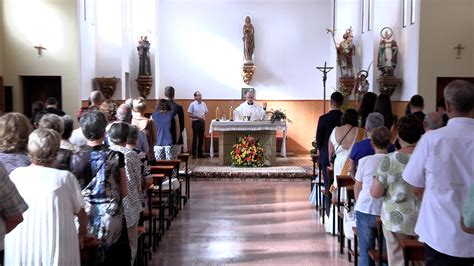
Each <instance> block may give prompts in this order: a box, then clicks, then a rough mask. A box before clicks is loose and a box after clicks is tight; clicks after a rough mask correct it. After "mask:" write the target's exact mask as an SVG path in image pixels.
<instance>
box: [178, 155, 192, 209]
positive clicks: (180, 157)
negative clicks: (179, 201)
mask: <svg viewBox="0 0 474 266" xmlns="http://www.w3.org/2000/svg"><path fill="white" fill-rule="evenodd" d="M178 160H180V161H181V162H183V163H184V172H183V173H181V171H180V173H179V175H180V176H184V179H185V184H186V185H185V187H186V194H185V197H184V205H186V203H187V202H188V200H189V199H190V198H191V192H190V190H191V181H190V176H189V168H188V165H189V153H180V154H178Z"/></svg>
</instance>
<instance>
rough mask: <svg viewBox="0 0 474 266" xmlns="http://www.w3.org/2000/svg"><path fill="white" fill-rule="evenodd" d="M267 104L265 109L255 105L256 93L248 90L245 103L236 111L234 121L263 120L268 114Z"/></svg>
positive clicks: (264, 105)
mask: <svg viewBox="0 0 474 266" xmlns="http://www.w3.org/2000/svg"><path fill="white" fill-rule="evenodd" d="M266 110H267V103H266V102H264V103H263V107H261V106H259V105H258V104H256V103H255V93H254V92H253V91H252V90H247V92H246V93H245V102H243V103H242V104H241V105H239V107H237V108H235V110H234V120H236V121H239V120H246V118H247V120H248V117H250V120H251V121H256V120H263V119H264V118H265V115H266V114H267V112H266Z"/></svg>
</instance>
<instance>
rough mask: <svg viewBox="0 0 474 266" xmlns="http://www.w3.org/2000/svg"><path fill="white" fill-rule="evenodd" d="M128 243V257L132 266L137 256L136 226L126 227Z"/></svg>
mask: <svg viewBox="0 0 474 266" xmlns="http://www.w3.org/2000/svg"><path fill="white" fill-rule="evenodd" d="M127 231H128V243H129V245H130V257H131V259H132V263H131V264H130V265H133V263H134V262H135V256H136V255H137V244H138V224H136V225H134V226H131V227H128V228H127Z"/></svg>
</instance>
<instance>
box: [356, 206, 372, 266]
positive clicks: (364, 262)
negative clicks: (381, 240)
mask: <svg viewBox="0 0 474 266" xmlns="http://www.w3.org/2000/svg"><path fill="white" fill-rule="evenodd" d="M376 217H377V216H376V215H372V214H367V213H362V212H358V211H356V219H357V222H356V225H357V236H358V238H359V265H360V266H369V265H370V266H373V265H375V262H374V261H373V260H372V259H371V258H370V257H369V250H371V249H374V248H375V239H376V238H377V227H376V224H375V218H376Z"/></svg>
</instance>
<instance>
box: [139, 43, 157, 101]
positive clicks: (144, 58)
mask: <svg viewBox="0 0 474 266" xmlns="http://www.w3.org/2000/svg"><path fill="white" fill-rule="evenodd" d="M137 50H138V56H139V62H138V77H137V79H136V81H137V85H138V91H139V92H140V96H142V97H143V98H145V99H146V98H147V97H148V95H150V90H151V86H152V85H153V77H152V75H151V63H150V42H149V41H148V38H147V36H141V37H140V40H139V41H138V46H137Z"/></svg>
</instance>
